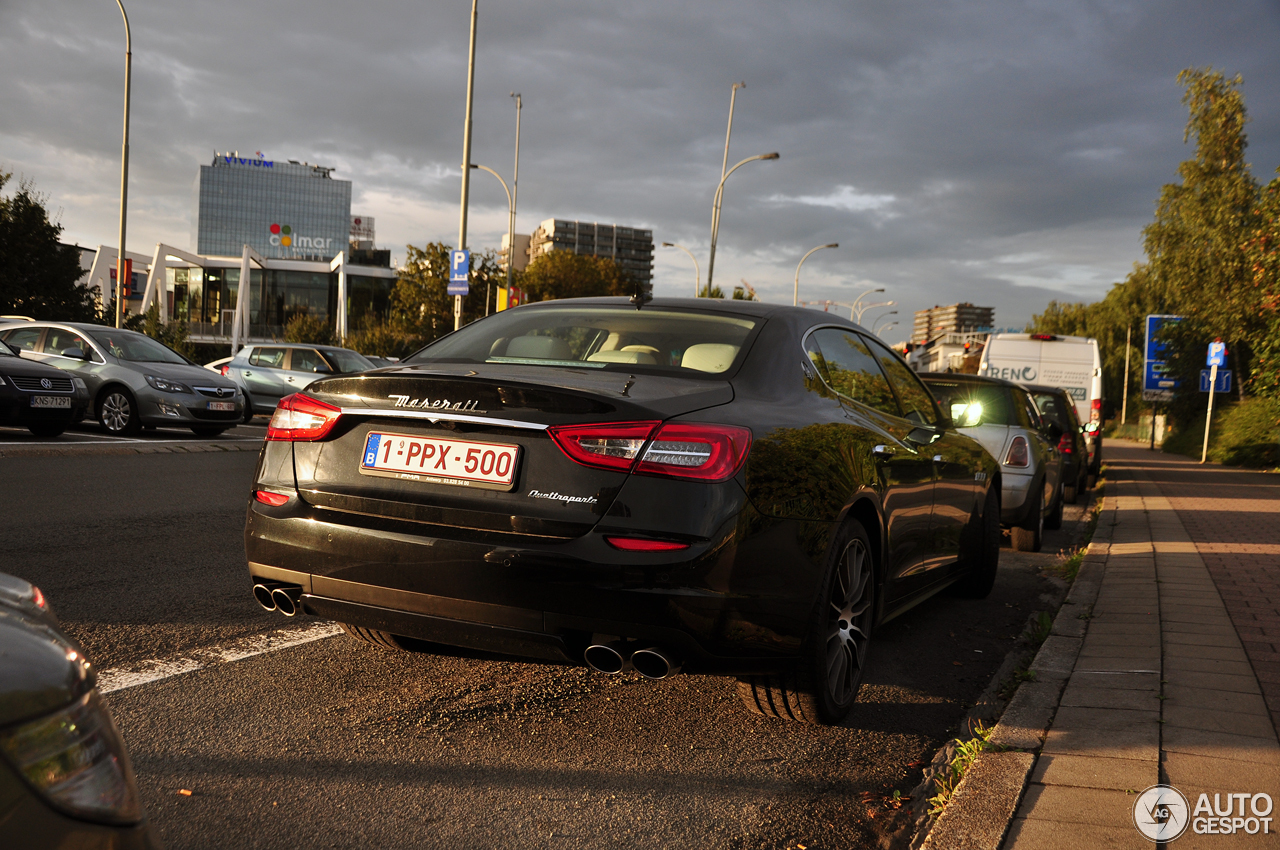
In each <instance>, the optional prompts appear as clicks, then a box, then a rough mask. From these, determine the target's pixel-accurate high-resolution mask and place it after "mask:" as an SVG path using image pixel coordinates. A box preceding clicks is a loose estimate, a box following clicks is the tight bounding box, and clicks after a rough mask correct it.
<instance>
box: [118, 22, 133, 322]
mask: <svg viewBox="0 0 1280 850" xmlns="http://www.w3.org/2000/svg"><path fill="white" fill-rule="evenodd" d="M116 5H117V6H119V7H120V17H122V18H124V141H123V142H122V143H121V145H120V241H119V243H118V245H119V249H118V250H119V252H118V253H117V254H116V327H117V328H118V327H121V326H123V324H124V286H125V282H124V270H125V258H124V256H125V255H124V225H125V218H126V215H127V212H128V209H129V88H130V84H131V74H132V70H133V39H132V36H131V35H130V33H129V16H128V15H127V14H125V11H124V3H122V2H121V0H116ZM132 282H133V281H130V283H132Z"/></svg>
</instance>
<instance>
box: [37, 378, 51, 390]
mask: <svg viewBox="0 0 1280 850" xmlns="http://www.w3.org/2000/svg"><path fill="white" fill-rule="evenodd" d="M40 386H42V387H44V388H45V389H46V390H51V389H53V381H51V380H49V379H48V378H41V379H40Z"/></svg>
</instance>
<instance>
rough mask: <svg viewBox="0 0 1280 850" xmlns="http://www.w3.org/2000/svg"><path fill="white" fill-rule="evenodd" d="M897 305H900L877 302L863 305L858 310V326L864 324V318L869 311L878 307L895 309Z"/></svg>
mask: <svg viewBox="0 0 1280 850" xmlns="http://www.w3.org/2000/svg"><path fill="white" fill-rule="evenodd" d="M897 303H898V302H897V301H877V302H876V303H874V304H864V305H862V306H861V307H859V308H858V319H857V321H858V324H862V317H863V316H865V315H866V314H867V311H868V310H874V309H876V308H877V307H893V306H894V305H896V304H897ZM895 312H897V311H895Z"/></svg>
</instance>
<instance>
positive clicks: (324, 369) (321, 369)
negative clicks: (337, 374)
mask: <svg viewBox="0 0 1280 850" xmlns="http://www.w3.org/2000/svg"><path fill="white" fill-rule="evenodd" d="M311 371H312V372H315V373H316V374H318V375H332V374H333V370H332V369H330V368H329V367H328V366H326V365H324V364H323V363H319V364H317V365H316V368H314V369H312V370H311Z"/></svg>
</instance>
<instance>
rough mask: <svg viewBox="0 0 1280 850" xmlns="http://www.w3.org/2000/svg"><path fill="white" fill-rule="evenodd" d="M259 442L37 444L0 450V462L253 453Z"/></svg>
mask: <svg viewBox="0 0 1280 850" xmlns="http://www.w3.org/2000/svg"><path fill="white" fill-rule="evenodd" d="M261 448H262V442H261V441H258V440H254V441H253V442H243V443H194V442H193V443H169V444H162V445H156V444H147V443H133V444H125V445H121V444H119V443H75V444H73V445H62V446H58V445H49V444H44V443H42V444H38V445H33V446H30V447H28V446H13V447H5V448H3V449H0V458H17V457H78V456H83V455H152V454H203V453H207V452H256V451H259V450H261Z"/></svg>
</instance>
